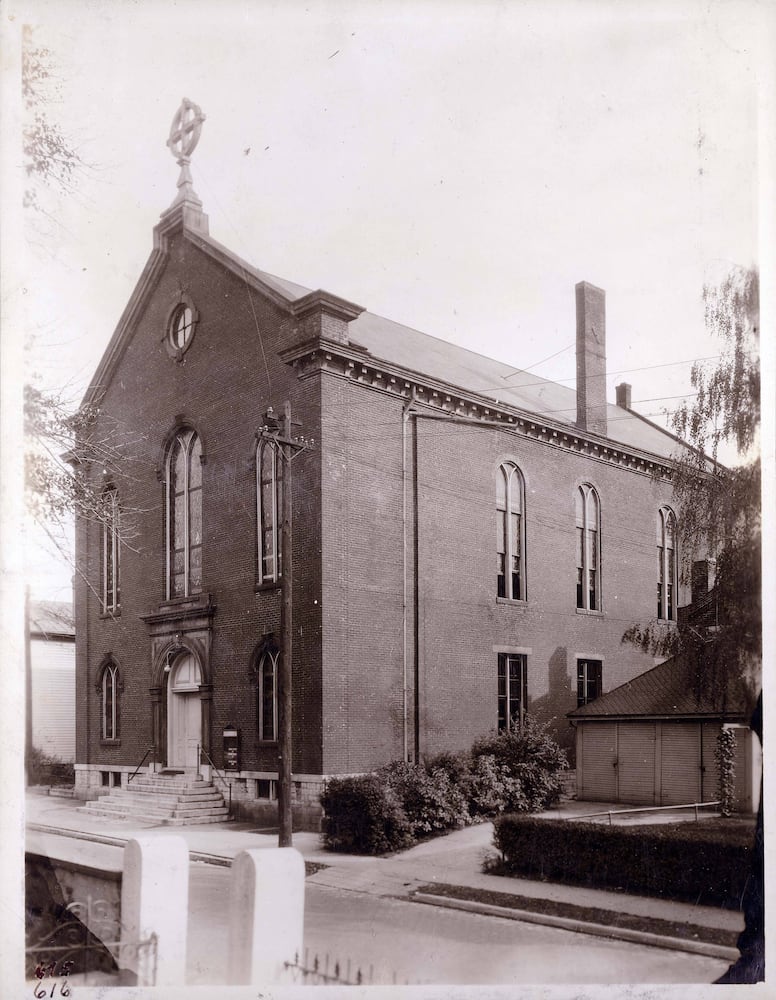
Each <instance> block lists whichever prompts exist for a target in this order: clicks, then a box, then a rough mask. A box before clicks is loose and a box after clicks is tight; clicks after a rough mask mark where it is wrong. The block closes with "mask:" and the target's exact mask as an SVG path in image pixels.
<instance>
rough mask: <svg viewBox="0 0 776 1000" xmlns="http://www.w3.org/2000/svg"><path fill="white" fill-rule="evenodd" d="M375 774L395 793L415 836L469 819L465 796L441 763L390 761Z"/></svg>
mask: <svg viewBox="0 0 776 1000" xmlns="http://www.w3.org/2000/svg"><path fill="white" fill-rule="evenodd" d="M378 775H379V776H380V777H381V778H382V779H383V780H384V781H385V784H386V786H387V787H388V788H390V789H392V790H393V791H394V792H395V793H396V796H397V798H398V799H399V801H400V802H401V804H402V807H403V809H404V812H405V815H406V816H407V820H408V822H409V825H410V831H411V833H412V836H413V837H414V838H415V839H419V838H421V837H426V836H428V835H429V834H431V833H441V832H442V831H444V830H452V829H459V828H460V827H462V826H466V824H467V823H469V822H470V821H471V817H470V816H469V809H468V806H467V802H466V798H465V797H464V795H463V793H462V792H461V789H460V788H459V787H458V786H457V785H456V784H455V783H454V782H453V780H452V778H451V776H450V774H449V772H448V771H447V770H445V768H443V767H433V766H432V767H429V766H424V765H422V764H408V763H405V762H404V761H394V762H393V763H392V764H388V765H386V766H385V767H383V768H381V769H380V771H378Z"/></svg>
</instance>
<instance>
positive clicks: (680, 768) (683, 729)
mask: <svg viewBox="0 0 776 1000" xmlns="http://www.w3.org/2000/svg"><path fill="white" fill-rule="evenodd" d="M661 743H662V754H661V761H660V785H661V791H662V794H661V803H660V804H661V805H664V806H672V805H682V804H687V803H689V802H700V801H702V800H701V797H700V796H701V734H700V727H699V726H698V725H697V723H693V722H664V723H663V732H662V739H661Z"/></svg>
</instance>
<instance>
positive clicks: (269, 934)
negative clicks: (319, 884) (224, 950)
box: [229, 847, 305, 986]
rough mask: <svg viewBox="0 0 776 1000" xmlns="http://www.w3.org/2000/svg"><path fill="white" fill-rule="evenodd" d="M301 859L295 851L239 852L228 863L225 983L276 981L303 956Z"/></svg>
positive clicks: (281, 848)
mask: <svg viewBox="0 0 776 1000" xmlns="http://www.w3.org/2000/svg"><path fill="white" fill-rule="evenodd" d="M304 875H305V871H304V859H303V858H302V855H301V854H300V853H299V851H297V850H295V849H294V848H293V847H269V848H264V849H259V850H250V851H241V852H240V854H238V855H237V857H236V858H235V859H234V861H233V862H232V884H231V903H230V927H229V977H230V978H229V982H230V984H232V985H235V986H238V985H254V986H255V985H261V984H264V983H278V982H280V980H281V978H282V975H283V967H284V963H285V962H293V961H294V959H295V957H296V956H297V955H299V956H300V957H301V954H302V940H303V933H304Z"/></svg>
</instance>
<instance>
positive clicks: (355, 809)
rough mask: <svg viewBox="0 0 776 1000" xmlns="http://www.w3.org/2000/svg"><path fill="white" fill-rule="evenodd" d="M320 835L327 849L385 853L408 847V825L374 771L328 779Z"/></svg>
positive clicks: (410, 839) (409, 836)
mask: <svg viewBox="0 0 776 1000" xmlns="http://www.w3.org/2000/svg"><path fill="white" fill-rule="evenodd" d="M321 805H322V806H323V808H324V812H325V814H326V815H325V819H324V827H323V838H324V844H325V846H326V847H327V848H328V849H329V850H331V851H347V852H349V853H353V854H385V853H387V852H389V851H398V850H401V849H402V848H404V847H409V846H410V844H411V843H412V834H411V833H410V824H409V821H408V820H407V815H406V813H405V812H404V809H403V807H402V804H401V802H400V800H399V799H398V797H397V795H396V793H395V792H394V790H393V789H392V788H390V787H388V786H387V785H386V784H385V782H384V781H383V780H382V779H381V778H380V777H378V775H376V774H365V775H363V776H360V777H355V778H332V779H331V780H330V781H328V782H327V783H326V789H325V791H324V792H323V794H322V795H321Z"/></svg>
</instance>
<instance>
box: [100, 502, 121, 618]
mask: <svg viewBox="0 0 776 1000" xmlns="http://www.w3.org/2000/svg"><path fill="white" fill-rule="evenodd" d="M102 517H103V521H102V611H103V614H108V613H109V612H114V611H118V609H119V605H120V603H121V593H120V590H119V495H118V491H117V490H116V489H115V487H113V486H108V487H107V488H106V489H105V491H104V492H103V495H102Z"/></svg>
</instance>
